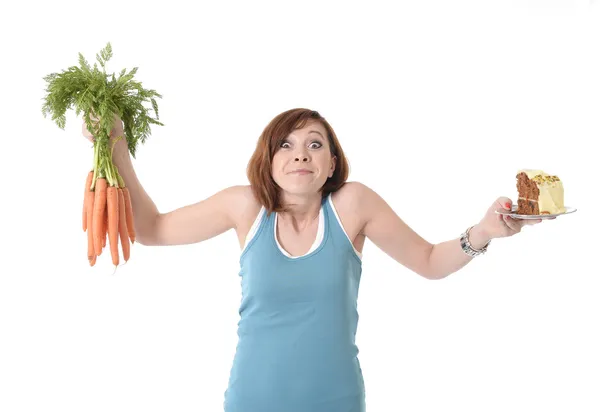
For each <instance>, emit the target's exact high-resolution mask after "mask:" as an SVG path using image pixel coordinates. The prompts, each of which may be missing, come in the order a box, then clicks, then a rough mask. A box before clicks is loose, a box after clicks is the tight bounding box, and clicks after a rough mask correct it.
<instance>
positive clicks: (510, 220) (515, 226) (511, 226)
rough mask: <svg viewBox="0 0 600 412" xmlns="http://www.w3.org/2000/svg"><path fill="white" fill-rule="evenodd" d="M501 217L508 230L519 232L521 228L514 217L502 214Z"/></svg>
mask: <svg viewBox="0 0 600 412" xmlns="http://www.w3.org/2000/svg"><path fill="white" fill-rule="evenodd" d="M503 218H504V219H503V220H504V224H505V225H506V226H508V228H509V229H510V230H513V231H515V232H519V231H520V230H521V225H520V224H519V223H518V222H516V221H515V219H513V218H512V217H510V216H508V215H504V216H503Z"/></svg>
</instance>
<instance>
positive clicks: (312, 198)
mask: <svg viewBox="0 0 600 412" xmlns="http://www.w3.org/2000/svg"><path fill="white" fill-rule="evenodd" d="M321 201H322V197H321V192H319V193H314V194H311V195H308V196H307V195H293V194H283V195H282V202H283V205H284V206H286V207H287V209H289V211H287V212H282V213H279V214H278V217H279V219H280V220H281V221H282V222H284V223H286V224H290V225H292V226H293V227H294V229H296V230H299V231H301V230H303V229H304V228H306V227H307V226H309V225H310V224H311V223H312V222H313V221H315V220H316V219H317V218H318V217H319V212H320V211H321Z"/></svg>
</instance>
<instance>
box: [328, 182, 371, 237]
mask: <svg viewBox="0 0 600 412" xmlns="http://www.w3.org/2000/svg"><path fill="white" fill-rule="evenodd" d="M368 189H369V188H368V187H367V186H366V185H364V184H363V183H360V182H346V183H345V184H344V185H343V186H342V187H341V188H340V189H338V190H337V191H335V192H334V193H332V195H331V201H332V202H333V205H334V207H335V209H336V211H337V212H338V214H339V215H340V217H342V220H345V222H344V223H345V225H346V226H347V228H346V230H347V231H349V232H352V235H354V236H358V235H363V234H364V233H363V228H364V224H365V213H364V210H363V207H362V203H363V196H364V194H365V192H366V191H367V190H368ZM349 235H350V233H349ZM351 238H352V239H353V237H352V236H351Z"/></svg>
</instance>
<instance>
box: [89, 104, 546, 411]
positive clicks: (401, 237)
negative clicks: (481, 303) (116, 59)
mask: <svg viewBox="0 0 600 412" xmlns="http://www.w3.org/2000/svg"><path fill="white" fill-rule="evenodd" d="M83 128H84V135H85V136H87V137H88V138H89V139H90V140H93V137H92V136H91V135H90V133H89V132H88V130H87V128H86V125H85V122H84V124H83ZM112 135H113V136H120V135H123V125H122V123H121V121H120V119H118V118H116V119H115V125H114V128H113V132H112ZM113 160H114V162H115V164H116V166H117V167H118V168H119V171H120V173H121V175H122V177H123V179H124V180H125V183H126V184H127V186H128V187H129V190H130V193H131V199H132V206H133V209H134V216H135V222H134V223H135V230H136V234H137V239H138V241H139V243H141V244H143V245H148V246H164V245H183V244H190V243H197V242H201V241H204V240H208V239H211V238H213V237H215V236H217V235H219V234H221V233H224V232H226V231H228V230H229V229H235V231H236V233H237V237H238V240H239V243H240V247H241V250H242V252H241V256H240V276H241V277H242V302H241V306H240V311H239V312H240V322H239V324H238V336H239V341H238V346H237V350H236V355H235V359H234V363H233V367H232V369H231V372H230V378H229V385H228V388H227V391H226V392H225V402H224V409H225V411H226V412H250V411H252V412H254V411H259V412H271V411H273V412H275V411H277V412H283V411H285V412H300V411H302V412H307V411H310V412H321V411H322V412H337V411H344V412H362V411H365V390H364V382H363V378H362V371H361V368H360V364H359V361H358V358H357V354H358V348H357V347H356V345H355V334H356V328H357V322H358V313H357V309H356V300H357V296H358V288H359V283H360V277H361V268H362V266H361V259H362V254H361V253H362V248H363V245H364V242H365V239H366V238H369V239H370V240H371V241H372V242H373V243H374V244H375V245H377V246H378V247H379V248H380V249H381V250H383V251H384V252H385V253H387V254H388V255H389V256H391V257H392V258H393V259H395V260H396V261H398V262H399V263H401V264H402V265H404V266H406V267H407V268H409V269H410V270H412V271H413V272H415V273H417V274H419V275H421V276H423V277H425V278H427V279H441V278H443V277H446V276H448V275H449V274H451V273H453V272H455V271H457V270H459V269H460V268H462V267H463V266H465V265H466V264H467V263H469V262H470V261H471V260H472V259H473V257H474V256H477V255H479V254H481V253H484V252H485V250H486V248H487V246H488V244H489V242H490V241H491V239H494V238H499V237H506V236H512V235H514V234H516V233H518V232H519V231H520V230H521V228H522V227H523V225H526V224H535V223H539V222H540V221H539V220H513V219H511V218H509V217H506V216H503V215H499V214H496V213H495V211H496V210H498V209H510V208H511V200H510V199H509V198H506V197H499V198H498V199H496V200H495V201H494V202H493V203H492V204H491V205H490V207H489V209H488V210H487V211H486V213H485V215H484V216H483V218H482V219H481V220H480V221H479V222H478V223H476V224H475V225H473V226H472V227H470V228H469V229H468V230H466V231H465V232H464V233H463V235H462V236H461V237H460V238H458V237H457V238H456V239H453V240H449V241H447V242H444V243H440V244H437V245H432V244H430V243H428V242H427V241H425V240H424V239H423V238H422V237H420V236H419V235H418V234H417V233H415V232H414V231H413V230H411V228H410V227H409V226H407V225H406V224H405V223H404V222H403V221H402V219H400V217H398V216H397V215H396V214H395V213H394V211H393V210H392V209H391V207H390V206H389V205H388V204H387V203H386V202H385V201H384V200H383V199H382V198H381V197H380V196H379V195H378V194H377V193H375V192H374V191H373V190H371V189H370V188H369V187H368V186H366V185H365V184H362V183H359V182H347V178H348V163H347V160H346V157H345V156H344V152H343V150H342V148H341V146H340V143H339V141H338V139H337V137H336V134H335V133H334V131H333V129H332V128H331V126H330V125H329V123H328V122H327V121H326V120H325V119H324V118H323V117H322V116H321V115H320V114H319V113H318V112H316V111H312V110H308V109H293V110H289V111H286V112H284V113H281V114H279V115H278V116H277V117H275V118H274V119H273V120H272V121H271V123H270V124H269V125H268V126H267V127H266V129H265V130H264V131H263V133H262V135H261V136H260V138H259V140H258V144H257V147H256V150H255V152H254V154H253V156H252V158H251V159H250V162H249V164H248V170H247V175H248V179H249V181H250V185H239V186H232V187H228V188H226V189H224V190H222V191H219V192H217V193H216V194H214V195H212V196H211V197H208V198H207V199H205V200H202V201H200V202H198V203H195V204H192V205H188V206H185V207H182V208H179V209H176V210H173V211H171V212H169V213H159V211H158V209H157V207H156V206H155V204H154V203H153V201H152V199H151V198H150V197H149V196H148V194H147V193H146V192H145V191H144V188H143V187H142V185H141V184H140V182H139V181H138V179H137V177H136V174H135V172H134V169H133V167H132V162H131V158H130V155H129V152H128V150H127V145H126V142H125V141H124V140H122V139H121V140H118V141H117V143H116V145H115V149H114V153H113Z"/></svg>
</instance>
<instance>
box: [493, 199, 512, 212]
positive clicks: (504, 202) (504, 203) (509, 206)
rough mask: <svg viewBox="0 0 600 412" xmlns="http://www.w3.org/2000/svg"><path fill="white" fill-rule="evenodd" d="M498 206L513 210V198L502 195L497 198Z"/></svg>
mask: <svg viewBox="0 0 600 412" xmlns="http://www.w3.org/2000/svg"><path fill="white" fill-rule="evenodd" d="M496 206H497V207H499V208H500V210H511V209H512V200H510V198H508V197H505V196H502V197H499V198H498V199H496Z"/></svg>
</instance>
